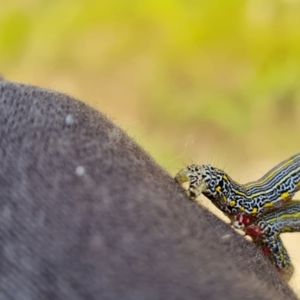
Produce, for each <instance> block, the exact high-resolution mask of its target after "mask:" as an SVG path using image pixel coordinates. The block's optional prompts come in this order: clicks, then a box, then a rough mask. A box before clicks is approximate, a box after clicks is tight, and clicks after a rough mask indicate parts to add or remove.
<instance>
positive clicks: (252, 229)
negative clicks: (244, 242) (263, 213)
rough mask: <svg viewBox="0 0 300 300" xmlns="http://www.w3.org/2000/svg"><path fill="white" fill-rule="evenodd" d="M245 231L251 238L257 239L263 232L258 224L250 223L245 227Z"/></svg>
mask: <svg viewBox="0 0 300 300" xmlns="http://www.w3.org/2000/svg"><path fill="white" fill-rule="evenodd" d="M245 233H246V235H249V236H251V237H252V238H254V239H257V238H259V237H260V236H261V235H262V233H263V232H262V230H261V229H260V227H259V226H257V225H251V226H249V227H248V228H247V229H246V231H245Z"/></svg>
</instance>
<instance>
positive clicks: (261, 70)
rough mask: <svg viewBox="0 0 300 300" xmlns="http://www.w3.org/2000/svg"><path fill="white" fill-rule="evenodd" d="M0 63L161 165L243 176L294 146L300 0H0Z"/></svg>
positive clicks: (298, 128) (298, 126)
mask: <svg viewBox="0 0 300 300" xmlns="http://www.w3.org/2000/svg"><path fill="white" fill-rule="evenodd" d="M0 72H1V73H2V74H3V75H4V76H5V77H6V78H7V79H9V80H12V81H18V82H24V83H30V84H34V85H39V86H44V87H47V88H52V89H55V90H59V91H62V92H65V93H68V94H71V95H73V96H75V97H77V98H79V99H81V100H84V101H85V102H87V103H88V104H90V105H92V106H93V107H95V108H97V109H99V110H101V111H102V112H104V113H105V114H107V115H108V116H109V117H111V118H112V119H113V120H114V121H115V122H116V123H117V124H118V125H120V126H121V127H122V128H123V129H124V130H125V131H126V132H128V134H129V135H130V136H132V137H133V138H135V140H136V141H137V142H138V143H140V144H141V145H142V146H143V147H144V148H145V149H146V151H147V152H149V153H150V154H151V155H152V156H153V157H154V158H155V159H156V160H157V161H158V162H159V163H160V164H161V165H162V166H164V167H165V168H166V169H167V170H168V171H169V172H170V173H171V174H174V173H175V172H176V171H177V170H179V169H180V168H182V167H183V166H184V164H189V163H191V162H196V163H199V164H203V163H211V164H213V165H215V166H218V167H220V168H225V170H226V171H228V172H229V173H230V174H231V176H232V177H233V178H234V179H236V180H238V181H241V182H246V181H249V180H253V179H257V178H258V177H259V176H261V175H262V174H264V173H265V172H266V171H267V170H268V169H269V168H271V167H272V166H274V165H275V164H276V163H278V162H280V161H281V160H283V159H285V158H287V157H288V156H290V155H292V154H294V153H297V152H299V151H300V146H299V143H300V134H299V132H300V84H299V82H300V0H285V1H284V0H281V1H278V0H249V1H243V0H226V1H224V0H222V1H221V0H209V1H203V0H202V1H201V0H72V1H70V0H64V1H57V0H51V1H50V0H18V1H17V0H10V1H2V3H1V6H0ZM295 237H296V235H295V234H293V235H292V236H290V244H289V245H288V249H289V251H290V253H291V256H292V259H293V260H294V263H296V264H297V263H298V264H300V257H299V246H300V244H299V240H300V239H299V236H297V239H298V244H295ZM290 245H297V247H298V248H294V249H292V248H291V246H290ZM298 279H299V275H298V277H297V276H295V277H294V279H293V280H292V283H294V284H295V285H294V287H295V288H296V290H299V285H297V280H298Z"/></svg>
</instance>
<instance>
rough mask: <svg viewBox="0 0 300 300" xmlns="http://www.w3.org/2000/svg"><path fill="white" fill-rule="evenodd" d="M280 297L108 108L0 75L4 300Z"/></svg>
mask: <svg viewBox="0 0 300 300" xmlns="http://www.w3.org/2000/svg"><path fill="white" fill-rule="evenodd" d="M99 94H100V91H99ZM145 138H147V137H145ZM179 167H180V166H179ZM283 298H285V299H296V297H295V295H294V294H293V292H292V291H291V290H290V289H289V287H288V286H287V285H286V284H285V283H284V282H283V281H282V280H281V278H280V277H279V275H278V274H277V272H276V270H274V268H273V266H271V264H269V263H268V262H267V260H266V259H265V258H264V257H263V256H262V255H261V254H260V252H259V251H258V250H257V249H256V247H255V246H254V245H253V244H252V243H250V242H248V241H246V240H245V239H244V238H243V237H242V236H240V235H238V234H237V233H235V232H234V231H233V230H232V229H231V228H230V227H229V226H228V225H227V224H225V223H223V222H222V221H220V220H219V219H217V218H216V217H215V216H214V215H212V214H211V213H210V212H209V211H207V210H206V209H204V208H202V207H200V206H198V205H197V204H195V203H193V202H191V201H189V200H188V199H187V198H186V196H185V195H184V192H183V191H182V190H181V188H180V187H179V186H178V184H176V183H175V181H174V180H173V179H172V178H171V176H170V175H169V174H168V173H167V172H166V171H164V170H163V169H162V168H161V167H160V166H158V165H157V164H156V163H155V161H153V159H152V158H151V157H150V156H149V155H148V154H147V153H146V152H145V151H144V150H143V149H141V147H140V146H138V145H137V144H136V143H135V142H134V141H133V140H132V139H131V138H129V137H128V136H127V135H126V134H125V133H124V132H123V131H122V130H121V129H119V128H118V127H117V126H116V125H114V124H113V123H112V122H111V121H110V120H109V119H108V118H107V117H106V116H104V115H103V114H101V113H99V112H97V111H95V110H93V109H92V108H90V107H88V106H87V105H85V104H83V103H81V102H79V101H77V100H75V99H73V98H72V97H69V96H67V95H64V94H60V93H57V92H53V91H50V90H45V89H41V88H38V87H33V86H28V85H22V84H16V83H11V82H8V81H5V80H3V81H0V299H1V300H2V299H5V300H6V299H13V300H21V299H22V300H23V299H24V300H25V299H26V300H27V299H28V300H42V299H51V300H55V299H62V300H66V299H67V300H68V299H70V300H77V299H91V300H93V299H95V300H98V299H122V300H123V299H124V300H127V299H130V300H131V299H137V300H140V299H142V300H143V299H149V300H150V299H151V300H153V299H172V300H173V299H230V300H235V299H236V300H240V299H244V300H245V299H256V300H257V299H283Z"/></svg>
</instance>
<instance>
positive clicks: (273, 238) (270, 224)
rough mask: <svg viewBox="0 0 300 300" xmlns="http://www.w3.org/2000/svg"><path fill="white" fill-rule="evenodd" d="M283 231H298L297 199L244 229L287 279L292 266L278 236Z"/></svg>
mask: <svg viewBox="0 0 300 300" xmlns="http://www.w3.org/2000/svg"><path fill="white" fill-rule="evenodd" d="M285 232H300V201H298V200H297V201H290V202H289V203H287V204H285V205H284V206H283V207H281V208H279V209H278V210H276V211H273V212H269V213H267V214H265V215H264V216H263V217H261V218H260V219H258V220H256V221H255V222H254V223H253V224H251V225H250V226H248V227H247V228H246V230H245V233H246V234H247V235H249V236H251V237H252V238H253V241H254V243H255V244H257V245H258V246H259V247H260V248H261V249H262V251H263V252H264V254H266V256H267V257H268V258H269V259H270V260H271V262H272V263H273V264H274V265H275V266H276V268H277V270H278V271H279V272H280V274H281V275H282V277H283V278H284V279H285V280H287V281H288V280H289V279H290V278H291V277H292V275H293V272H294V267H293V265H292V263H291V260H290V257H289V255H288V252H287V250H286V248H285V247H284V245H283V243H282V240H281V238H280V235H281V234H282V233H285Z"/></svg>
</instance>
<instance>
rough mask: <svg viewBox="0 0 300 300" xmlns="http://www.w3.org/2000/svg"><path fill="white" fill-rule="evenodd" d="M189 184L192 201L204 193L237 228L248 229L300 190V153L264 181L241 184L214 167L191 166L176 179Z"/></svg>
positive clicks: (286, 161) (274, 169) (272, 171)
mask: <svg viewBox="0 0 300 300" xmlns="http://www.w3.org/2000/svg"><path fill="white" fill-rule="evenodd" d="M175 180H176V181H177V182H178V183H180V184H182V183H184V182H189V188H188V190H187V191H186V193H187V195H188V197H189V198H190V199H192V200H194V199H196V198H197V197H198V196H199V195H200V194H201V193H203V194H204V195H205V196H206V197H207V198H209V199H210V200H211V202H212V203H213V204H214V205H215V206H217V207H218V208H219V209H220V210H221V211H223V212H224V213H225V214H226V215H227V216H228V217H229V218H230V219H231V221H232V225H233V226H234V227H236V228H242V229H243V228H244V227H245V226H247V225H249V224H250V223H251V222H253V221H255V220H256V219H257V218H259V217H261V216H263V215H264V214H266V213H267V212H269V211H272V210H274V209H277V208H280V207H281V206H283V205H284V204H285V203H286V202H288V201H289V200H291V199H292V198H293V196H294V195H295V193H296V192H297V191H298V190H299V189H300V153H297V154H295V155H294V156H291V157H290V158H288V159H286V160H284V161H283V162H281V163H279V164H278V165H276V166H275V167H274V168H272V169H271V170H270V171H269V172H267V173H266V174H265V175H264V176H263V177H262V178H260V179H259V180H256V181H252V182H249V183H247V184H239V183H237V182H236V181H234V180H233V179H232V178H231V177H230V176H229V175H228V174H226V173H225V172H224V171H223V170H220V169H218V168H215V167H213V166H211V165H195V164H193V165H190V166H187V167H186V168H184V169H182V170H181V171H179V172H178V173H177V174H176V175H175Z"/></svg>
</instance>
